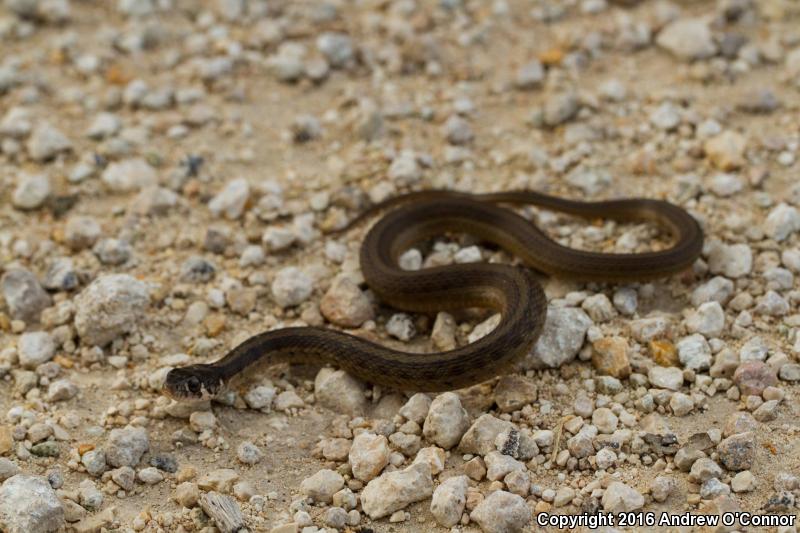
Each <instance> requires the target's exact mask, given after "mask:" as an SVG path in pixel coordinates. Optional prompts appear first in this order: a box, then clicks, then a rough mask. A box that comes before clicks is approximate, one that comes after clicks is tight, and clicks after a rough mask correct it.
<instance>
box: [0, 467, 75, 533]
mask: <svg viewBox="0 0 800 533" xmlns="http://www.w3.org/2000/svg"><path fill="white" fill-rule="evenodd" d="M62 527H64V508H63V506H62V504H61V501H60V500H59V499H58V496H57V495H56V492H55V491H54V490H53V489H52V488H51V487H50V484H49V483H48V482H47V480H46V479H44V478H40V477H35V476H26V475H23V474H18V475H15V476H12V477H10V478H8V479H7V480H6V481H5V482H4V483H3V485H2V487H0V529H2V530H3V531H5V532H7V533H49V532H51V531H57V530H59V529H60V528H62Z"/></svg>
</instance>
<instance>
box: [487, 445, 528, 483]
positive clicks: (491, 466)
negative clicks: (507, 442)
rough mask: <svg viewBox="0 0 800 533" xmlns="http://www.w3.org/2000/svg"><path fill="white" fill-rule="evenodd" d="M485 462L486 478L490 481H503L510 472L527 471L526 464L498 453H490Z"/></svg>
mask: <svg viewBox="0 0 800 533" xmlns="http://www.w3.org/2000/svg"><path fill="white" fill-rule="evenodd" d="M484 460H485V461H486V477H487V478H488V479H489V480H490V481H498V480H501V479H503V478H504V477H506V475H508V474H509V473H510V472H514V471H522V472H524V471H525V464H524V463H521V462H519V461H517V460H516V459H514V458H513V457H511V456H508V455H503V454H502V453H500V452H498V451H493V452H489V453H488V454H487V455H486V457H485V458H484Z"/></svg>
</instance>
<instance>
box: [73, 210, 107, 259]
mask: <svg viewBox="0 0 800 533" xmlns="http://www.w3.org/2000/svg"><path fill="white" fill-rule="evenodd" d="M101 234H102V230H101V229H100V224H98V223H97V220H95V219H94V217H90V216H81V215H77V216H73V217H70V218H69V219H68V220H67V224H66V226H65V228H64V242H65V243H66V244H67V246H69V247H70V248H71V249H72V250H74V251H78V250H82V249H84V248H90V247H91V246H92V245H93V244H94V243H95V242H96V241H97V239H98V238H99V237H100V235H101Z"/></svg>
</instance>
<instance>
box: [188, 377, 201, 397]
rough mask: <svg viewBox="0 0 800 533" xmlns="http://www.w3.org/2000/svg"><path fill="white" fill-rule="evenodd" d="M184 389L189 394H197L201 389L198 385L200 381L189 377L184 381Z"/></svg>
mask: <svg viewBox="0 0 800 533" xmlns="http://www.w3.org/2000/svg"><path fill="white" fill-rule="evenodd" d="M186 388H188V389H189V392H191V393H193V394H197V393H199V392H200V389H201V388H202V386H201V384H200V380H199V379H197V378H196V377H194V376H192V377H190V378H189V379H187V380H186Z"/></svg>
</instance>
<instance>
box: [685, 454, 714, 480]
mask: <svg viewBox="0 0 800 533" xmlns="http://www.w3.org/2000/svg"><path fill="white" fill-rule="evenodd" d="M720 477H722V468H720V466H719V465H718V464H717V463H715V462H714V461H713V460H711V459H708V458H706V457H701V458H699V459H697V460H696V461H694V462H693V463H692V468H691V470H690V471H689V478H690V479H692V480H693V481H695V482H699V483H705V482H706V481H708V480H709V479H711V478H717V479H719V478H720Z"/></svg>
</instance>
